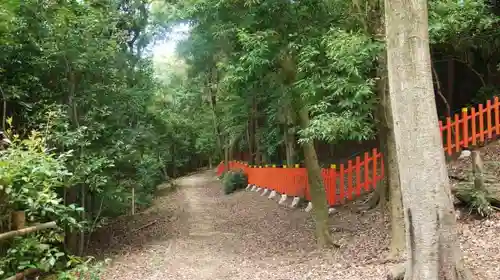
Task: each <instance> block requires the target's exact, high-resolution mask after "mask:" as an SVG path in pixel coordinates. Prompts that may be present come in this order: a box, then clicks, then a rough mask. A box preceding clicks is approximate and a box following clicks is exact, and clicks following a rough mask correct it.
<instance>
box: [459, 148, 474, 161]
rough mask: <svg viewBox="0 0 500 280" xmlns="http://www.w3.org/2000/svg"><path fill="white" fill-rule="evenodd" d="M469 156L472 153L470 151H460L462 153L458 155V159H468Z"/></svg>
mask: <svg viewBox="0 0 500 280" xmlns="http://www.w3.org/2000/svg"><path fill="white" fill-rule="evenodd" d="M471 154H472V152H471V151H470V150H462V152H461V153H460V156H459V157H458V158H459V159H464V158H468V157H470V155H471Z"/></svg>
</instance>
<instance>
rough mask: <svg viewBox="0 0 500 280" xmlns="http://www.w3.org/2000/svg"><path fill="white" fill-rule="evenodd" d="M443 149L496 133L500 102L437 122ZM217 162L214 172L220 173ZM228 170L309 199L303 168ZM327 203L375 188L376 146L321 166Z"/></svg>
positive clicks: (379, 172)
mask: <svg viewBox="0 0 500 280" xmlns="http://www.w3.org/2000/svg"><path fill="white" fill-rule="evenodd" d="M439 128H440V130H441V136H442V138H443V147H444V151H445V152H446V153H447V154H448V155H452V154H454V153H457V152H460V151H461V150H462V148H467V147H469V146H475V145H478V144H481V143H484V142H485V141H486V140H488V139H493V138H495V137H496V136H498V135H500V102H499V98H498V97H495V98H494V99H493V101H491V100H488V102H487V103H486V106H484V105H483V104H480V105H479V106H478V108H477V109H476V108H471V110H468V109H463V110H462V113H460V114H455V115H454V116H453V118H452V117H448V118H446V123H445V124H443V122H442V121H439ZM224 169H225V166H224V163H223V162H221V163H220V164H219V166H218V167H217V175H221V174H222V173H223V172H224ZM229 169H231V170H237V169H241V170H243V172H245V174H247V176H248V183H249V184H250V185H256V186H259V187H262V188H266V189H270V190H273V191H276V192H278V193H280V194H286V195H288V196H299V197H304V198H305V199H307V200H310V192H309V182H308V175H307V170H306V169H305V168H301V167H299V166H298V165H296V166H295V167H287V166H283V167H276V166H275V165H264V166H255V165H254V166H252V165H248V164H247V163H244V162H240V161H231V162H229ZM321 172H322V176H323V182H324V185H325V190H326V195H327V200H328V204H329V205H336V204H340V203H344V202H346V201H349V200H352V199H354V198H356V197H359V196H360V195H362V194H363V193H367V192H370V191H372V190H373V189H375V188H376V186H377V183H378V182H380V181H381V180H382V179H383V178H384V161H383V156H382V154H381V153H380V152H378V151H377V149H373V150H372V151H371V153H368V152H366V153H364V155H363V157H361V156H356V157H355V158H353V159H350V160H349V161H348V162H347V164H340V165H339V166H336V165H331V168H324V169H322V171H321Z"/></svg>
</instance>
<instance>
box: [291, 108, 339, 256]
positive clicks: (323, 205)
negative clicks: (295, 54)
mask: <svg viewBox="0 0 500 280" xmlns="http://www.w3.org/2000/svg"><path fill="white" fill-rule="evenodd" d="M299 120H300V126H301V127H302V129H305V128H307V127H308V126H309V111H308V109H307V108H302V109H301V110H300V112H299ZM302 148H303V150H304V159H305V164H306V168H307V175H308V177H309V189H310V193H311V202H312V204H313V210H312V211H313V213H312V214H313V217H314V221H315V223H316V238H317V244H318V246H319V247H327V246H337V245H336V244H335V243H334V242H333V239H332V236H331V234H330V229H329V224H328V203H327V201H326V191H325V187H324V185H323V177H322V176H321V167H320V166H319V163H318V157H317V154H316V150H315V148H314V142H313V141H307V142H305V143H303V144H302Z"/></svg>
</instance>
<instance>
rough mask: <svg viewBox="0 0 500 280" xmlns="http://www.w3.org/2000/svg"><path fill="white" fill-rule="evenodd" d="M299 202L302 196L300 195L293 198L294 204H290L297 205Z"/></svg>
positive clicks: (293, 206)
mask: <svg viewBox="0 0 500 280" xmlns="http://www.w3.org/2000/svg"><path fill="white" fill-rule="evenodd" d="M299 202H300V197H298V196H296V197H294V198H293V200H292V205H290V207H292V208H295V207H297V205H299Z"/></svg>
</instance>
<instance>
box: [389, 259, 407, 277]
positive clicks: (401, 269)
mask: <svg viewBox="0 0 500 280" xmlns="http://www.w3.org/2000/svg"><path fill="white" fill-rule="evenodd" d="M405 271H406V264H404V263H402V264H399V265H396V266H395V267H393V268H392V269H391V271H390V272H389V274H388V275H387V280H404V278H405Z"/></svg>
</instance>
